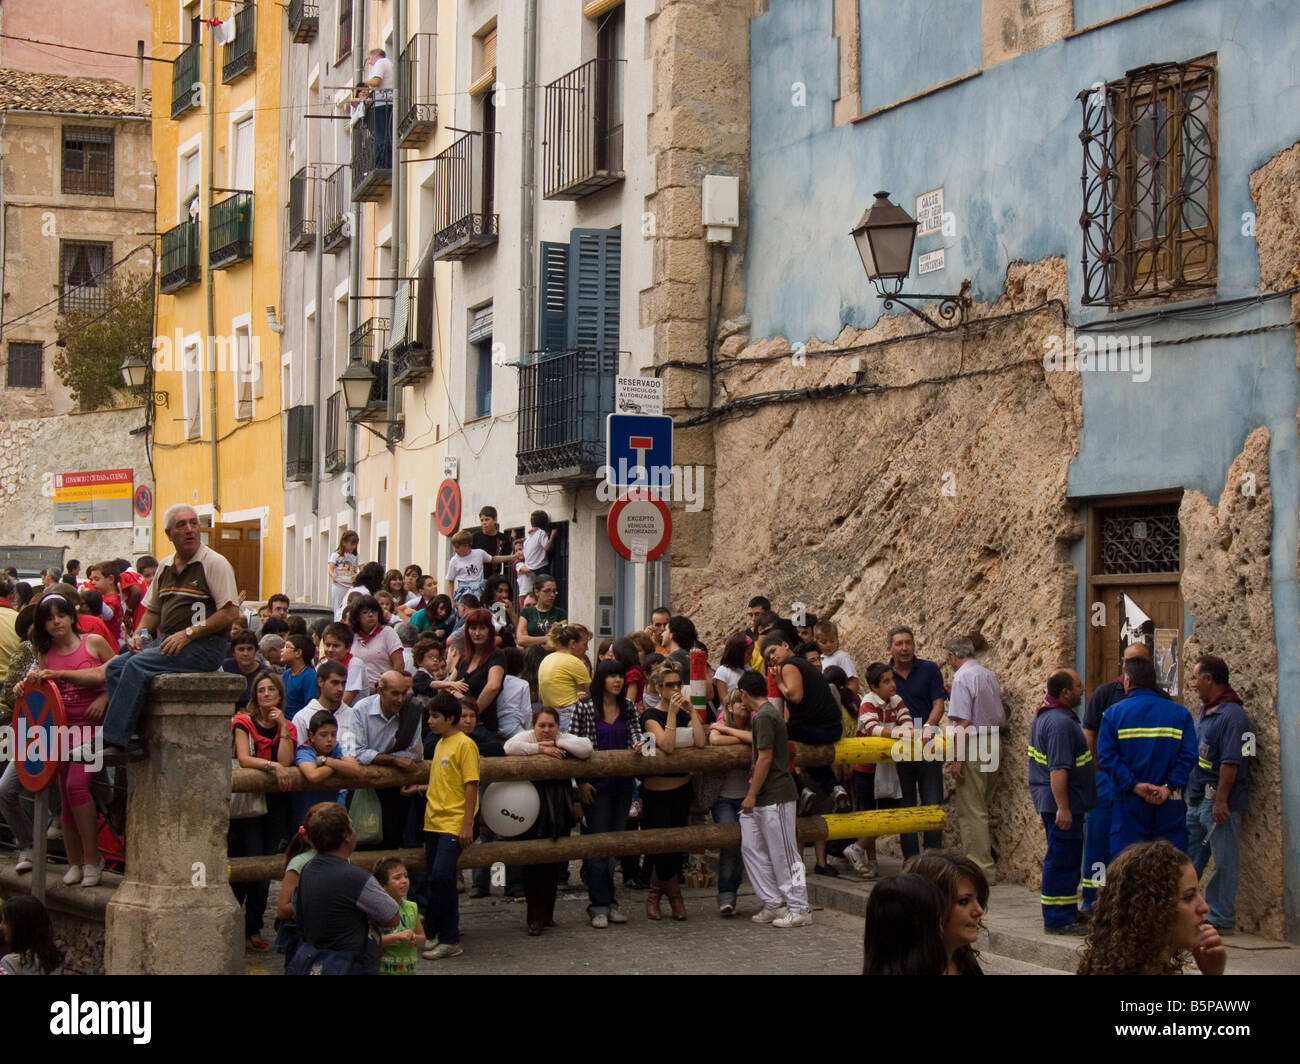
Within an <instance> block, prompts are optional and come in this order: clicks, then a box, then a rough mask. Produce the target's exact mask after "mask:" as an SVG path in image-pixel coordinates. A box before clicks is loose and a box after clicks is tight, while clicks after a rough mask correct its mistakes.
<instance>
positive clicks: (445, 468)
mask: <svg viewBox="0 0 1300 1064" xmlns="http://www.w3.org/2000/svg"><path fill="white" fill-rule="evenodd" d="M442 475H443V476H444V477H445V478H446V479H448V480H457V479H459V478H460V459H459V458H456V457H453V456H452V455H444V456H443V459H442Z"/></svg>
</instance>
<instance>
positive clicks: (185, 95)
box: [172, 40, 203, 118]
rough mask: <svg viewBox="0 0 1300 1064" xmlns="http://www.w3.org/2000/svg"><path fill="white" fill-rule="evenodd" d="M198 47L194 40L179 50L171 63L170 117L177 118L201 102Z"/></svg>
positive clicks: (201, 86)
mask: <svg viewBox="0 0 1300 1064" xmlns="http://www.w3.org/2000/svg"><path fill="white" fill-rule="evenodd" d="M199 48H200V44H199V42H198V41H197V40H196V41H195V42H194V43H193V44H190V45H187V46H186V47H185V48H183V49H182V50H181V54H180V55H178V56H177V57H176V61H175V62H174V63H173V64H172V118H179V117H180V116H181V115H183V114H184V113H185V112H186V111H188V110H189V109H190V108H191V107H198V106H199V104H200V103H201V102H202V99H203V93H202V88H203V85H202V82H201V81H200V80H199Z"/></svg>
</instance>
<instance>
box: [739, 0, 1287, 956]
mask: <svg viewBox="0 0 1300 1064" xmlns="http://www.w3.org/2000/svg"><path fill="white" fill-rule="evenodd" d="M911 6H912V5H910V4H909V5H899V4H897V3H893V4H890V3H886V2H884V0H861V12H862V14H863V18H864V22H863V24H862V41H863V55H862V72H863V75H862V76H863V104H862V106H863V110H864V111H866V110H870V109H871V108H872V107H876V106H881V105H883V104H888V103H891V102H893V101H895V100H898V99H901V98H903V97H906V96H909V95H911V94H913V93H915V92H917V91H920V90H921V89H922V88H923V87H924V85H925V84H926V83H928V84H929V85H935V84H938V83H940V82H943V81H946V80H948V79H950V78H952V77H954V76H956V75H958V74H961V73H965V72H967V71H968V70H970V69H973V68H975V67H977V66H978V65H979V50H978V44H979V30H978V24H977V23H976V25H975V27H974V30H973V31H972V29H971V11H972V9H974V8H978V5H977V4H971V3H968V2H967V0H951V3H949V4H946V5H945V4H938V3H926V4H917V5H916V7H917V8H918V9H922V8H923V9H924V10H923V11H921V17H918V16H917V14H916V12H910V13H906V14H900V13H899V12H900V11H902V12H908V11H909V9H910V8H911ZM1137 6H1140V5H1138V4H1136V3H1133V2H1129V0H1076V6H1075V25H1076V26H1084V25H1088V24H1091V23H1093V22H1096V21H1099V20H1101V19H1105V18H1109V17H1111V16H1113V15H1117V14H1122V13H1124V12H1126V11H1131V10H1132V9H1134V8H1135V7H1137ZM831 16H832V0H781V2H780V3H776V4H773V5H771V9H770V10H769V12H768V13H767V14H765V15H763V16H760V17H759V18H756V19H754V20H753V21H752V23H751V30H750V54H751V130H750V132H751V153H752V154H751V169H750V188H749V202H748V204H747V209H748V215H749V233H748V238H747V239H748V252H747V254H746V266H745V269H746V279H747V302H748V310H749V313H750V314H751V316H752V318H753V333H754V335H755V336H771V335H778V334H779V335H783V336H786V337H788V338H790V339H807V338H808V337H811V336H814V335H815V336H818V337H821V338H822V339H830V338H833V337H834V336H835V335H836V334H837V333H838V332H839V330H840V328H841V327H842V326H843V325H845V324H851V325H853V326H855V327H859V328H861V327H865V326H869V325H871V324H872V323H873V322H874V321H875V320H876V319H877V318H878V317H879V315H880V313H881V312H880V307H879V300H878V299H877V298H876V296H875V294H874V293H873V292H872V291H871V288H870V285H869V284H868V282H867V280H866V277H865V275H864V274H863V272H862V265H861V262H860V261H859V259H858V257H857V253H856V251H855V249H854V246H853V242H852V240H851V239H850V237H849V236H848V230H849V229H850V227H851V226H852V225H853V224H854V223H856V221H857V219H858V218H859V217H860V215H861V214H862V211H863V209H864V207H865V206H866V205H867V204H868V203H869V202H870V201H871V196H872V193H874V192H875V191H876V190H877V189H888V190H889V192H890V193H891V195H892V198H893V200H894V202H896V203H899V204H901V205H902V206H903V207H905V208H906V209H907V210H908V211H909V213H914V211H915V198H916V196H917V195H919V194H920V193H922V192H925V191H927V190H929V189H933V188H937V187H942V188H943V189H944V209H945V210H946V211H949V212H951V213H952V215H953V219H952V221H953V223H954V225H955V231H954V232H953V233H952V234H951V235H943V234H934V235H932V236H928V237H922V238H919V239H918V240H917V254H918V255H919V254H921V253H923V252H926V251H930V250H934V249H936V248H940V247H942V248H944V249H945V251H946V267H945V269H943V270H941V271H938V272H935V273H931V274H927V275H926V276H925V277H924V280H923V281H922V280H920V279H918V278H916V276H915V275H914V278H913V283H912V284H911V287H912V288H915V289H919V290H923V291H953V292H955V291H956V290H957V288H958V286H959V285H960V282H961V281H962V280H963V279H966V278H968V279H970V281H971V282H972V285H973V288H974V294H975V296H976V298H977V299H982V300H992V299H996V298H997V297H998V296H999V294H1000V293H1001V291H1002V286H1003V278H1004V275H1005V271H1006V268H1007V264H1008V263H1009V262H1011V261H1013V260H1016V259H1023V260H1025V261H1028V262H1034V261H1037V260H1040V259H1044V258H1047V257H1048V256H1052V255H1064V256H1065V257H1066V260H1067V262H1068V264H1069V278H1068V283H1069V295H1070V314H1071V317H1072V319H1073V320H1074V321H1075V322H1076V323H1079V324H1082V323H1088V322H1092V323H1098V322H1104V323H1113V324H1107V328H1108V330H1109V331H1114V332H1123V333H1130V332H1141V333H1144V334H1149V335H1150V336H1152V338H1153V340H1154V341H1155V345H1156V346H1155V347H1154V348H1153V352H1152V373H1151V379H1150V380H1149V381H1147V382H1145V383H1140V384H1139V383H1135V382H1134V381H1133V380H1131V379H1130V377H1129V376H1127V375H1121V374H1107V373H1093V374H1084V375H1083V380H1082V388H1083V407H1084V424H1083V432H1082V436H1081V440H1080V451H1079V454H1078V456H1077V457H1076V458H1075V460H1074V461H1073V463H1072V464H1071V467H1070V475H1069V492H1070V494H1071V496H1072V497H1077V498H1085V497H1087V496H1091V495H1109V494H1116V493H1121V492H1137V491H1153V490H1157V489H1159V488H1165V487H1176V486H1182V487H1185V488H1188V489H1196V490H1198V491H1202V492H1204V493H1205V494H1207V495H1208V496H1209V497H1210V498H1211V500H1212V501H1215V502H1217V501H1218V496H1219V493H1220V492H1221V491H1222V489H1223V485H1224V481H1225V479H1226V475H1227V468H1228V465H1229V464H1230V463H1231V461H1232V459H1233V458H1234V457H1235V456H1236V455H1237V454H1238V453H1239V452H1240V450H1241V447H1242V444H1243V442H1244V440H1245V438H1246V436H1247V435H1248V433H1249V432H1250V431H1251V430H1252V429H1254V428H1256V427H1257V426H1259V425H1266V426H1268V428H1269V429H1270V432H1271V444H1270V456H1269V457H1270V476H1271V483H1272V491H1273V508H1274V534H1273V544H1272V566H1273V570H1272V577H1273V607H1274V624H1275V638H1276V641H1277V650H1278V662H1279V674H1278V713H1279V717H1280V721H1279V731H1280V733H1281V736H1282V744H1283V745H1282V751H1281V760H1282V778H1283V810H1284V846H1285V850H1286V860H1285V862H1284V864H1285V868H1286V883H1285V891H1286V897H1285V907H1286V911H1287V914H1288V923H1289V934H1290V935H1291V936H1292V937H1297V936H1300V739H1298V738H1297V731H1298V729H1297V708H1298V707H1300V588H1298V587H1297V580H1296V547H1297V526H1296V514H1297V509H1298V508H1300V461H1298V460H1297V458H1298V457H1300V456H1298V454H1297V450H1298V446H1300V440H1298V439H1297V434H1296V420H1295V419H1296V411H1297V407H1300V375H1298V374H1297V371H1296V364H1295V359H1296V352H1295V335H1294V331H1293V330H1292V329H1290V328H1274V329H1272V330H1271V331H1262V332H1259V333H1257V334H1255V335H1251V336H1246V337H1239V338H1235V339H1225V338H1217V339H1204V340H1196V341H1193V342H1189V343H1184V344H1179V345H1163V344H1161V341H1165V340H1172V339H1184V338H1188V337H1193V336H1196V335H1199V334H1204V333H1219V332H1229V331H1237V330H1243V329H1267V328H1268V327H1270V326H1282V325H1285V323H1286V321H1287V310H1288V308H1287V304H1286V301H1285V300H1276V301H1273V302H1272V303H1269V304H1264V305H1262V306H1260V307H1257V308H1252V309H1250V310H1249V311H1248V312H1244V313H1238V314H1235V315H1233V316H1231V317H1226V318H1219V319H1203V320H1200V321H1194V322H1188V321H1186V320H1182V321H1174V320H1165V321H1162V322H1160V323H1158V324H1155V325H1147V326H1143V327H1142V328H1140V329H1138V328H1126V327H1125V324H1124V322H1125V315H1123V314H1114V313H1111V312H1108V311H1106V310H1105V309H1104V308H1094V307H1083V306H1081V305H1080V304H1079V302H1078V300H1079V295H1080V293H1081V291H1082V274H1081V268H1080V263H1079V260H1080V256H1081V248H1082V237H1081V233H1080V229H1079V214H1080V209H1081V184H1080V173H1081V169H1082V148H1081V146H1080V143H1079V132H1080V129H1081V127H1082V110H1081V106H1080V104H1079V101H1078V100H1077V98H1076V97H1077V95H1078V93H1079V91H1080V90H1083V89H1087V88H1088V87H1090V86H1092V85H1093V84H1095V83H1097V82H1105V81H1109V80H1113V79H1115V78H1117V77H1120V76H1122V75H1123V73H1124V72H1125V71H1126V70H1129V69H1131V68H1134V67H1138V66H1142V65H1145V64H1147V63H1152V62H1159V61H1174V62H1178V61H1185V60H1188V59H1193V58H1196V57H1198V56H1201V55H1205V54H1208V53H1215V54H1217V56H1218V116H1219V117H1218V219H1219V247H1218V270H1219V273H1218V291H1217V293H1216V294H1215V298H1216V299H1218V300H1224V299H1229V298H1232V297H1237V296H1243V295H1253V294H1255V293H1257V292H1258V290H1259V262H1258V257H1257V254H1256V245H1255V240H1254V238H1253V236H1250V235H1246V234H1245V233H1243V222H1242V216H1243V215H1244V214H1246V213H1247V212H1249V211H1252V210H1253V209H1254V206H1253V204H1252V202H1251V200H1250V191H1249V176H1250V173H1251V171H1252V170H1254V169H1256V168H1257V167H1259V166H1260V165H1261V164H1263V163H1264V162H1266V161H1268V160H1269V159H1270V158H1272V157H1273V156H1274V155H1276V154H1277V153H1278V152H1279V151H1281V150H1283V149H1284V148H1286V147H1288V146H1289V145H1291V144H1292V143H1294V142H1295V141H1296V140H1297V139H1300V70H1297V60H1296V58H1295V57H1296V56H1297V55H1300V19H1297V18H1296V17H1295V11H1294V7H1293V5H1292V4H1291V3H1290V2H1288V0H1237V2H1234V3H1230V4H1226V3H1222V2H1220V0H1184V2H1183V3H1179V4H1173V5H1170V6H1168V7H1166V8H1162V9H1157V10H1155V11H1152V12H1148V13H1146V14H1143V15H1139V16H1136V17H1134V18H1131V19H1126V20H1124V21H1121V22H1119V23H1116V24H1114V25H1112V26H1108V27H1105V28H1103V29H1100V30H1097V31H1094V32H1091V33H1087V34H1084V35H1083V36H1081V37H1078V38H1075V39H1072V40H1067V41H1060V42H1057V43H1056V44H1054V45H1052V46H1050V47H1048V48H1043V49H1039V50H1038V51H1035V52H1030V53H1028V54H1026V55H1023V56H1020V57H1017V58H1016V59H1013V60H1010V61H1008V62H1005V63H1002V64H1000V65H998V66H995V67H992V68H989V69H988V70H985V71H984V72H983V73H982V74H980V76H978V77H976V78H973V79H970V80H968V81H966V82H963V83H962V84H960V85H957V86H954V87H952V88H950V89H947V90H944V91H943V92H940V93H936V94H934V95H932V96H926V97H923V98H921V99H919V100H915V101H912V102H911V103H908V104H906V105H904V106H902V107H899V108H896V109H894V110H891V111H887V112H886V113H884V114H882V115H879V116H876V117H874V118H872V119H870V120H868V121H865V122H862V123H859V124H856V125H847V126H841V127H838V128H835V127H833V126H832V124H831V105H832V101H833V100H834V98H835V96H836V95H837V92H838V42H837V41H836V40H835V39H834V38H833V36H832V29H831V26H832V18H831ZM918 21H920V22H924V23H925V30H924V34H925V35H924V37H923V38H922V37H918V29H917V23H918ZM972 42H974V46H975V51H974V52H973V53H972V47H973V45H972ZM972 54H973V56H974V59H973V60H972ZM800 86H801V87H802V89H800ZM800 104H802V106H800ZM1171 306H1174V307H1176V306H1178V304H1171ZM1129 317H1132V315H1129ZM1135 455H1141V456H1147V458H1146V460H1144V461H1135V460H1134V456H1135ZM1079 616H1080V617H1081V618H1085V617H1086V615H1085V614H1084V613H1083V612H1082V611H1081V612H1080V614H1079ZM1192 620H1193V622H1194V618H1193V619H1192ZM1083 635H1084V632H1083V627H1082V625H1081V626H1080V645H1079V652H1080V659H1081V660H1082V651H1083V643H1082V640H1083Z"/></svg>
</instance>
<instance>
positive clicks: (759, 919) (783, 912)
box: [750, 905, 790, 924]
mask: <svg viewBox="0 0 1300 1064" xmlns="http://www.w3.org/2000/svg"><path fill="white" fill-rule="evenodd" d="M789 915H790V910H789V909H787V908H786V907H785V906H784V905H783V906H781V908H779V909H763V910H762V911H761V912H757V913H755V914H754V915H753V916H752V917H750V919H752V920H753V921H754V923H756V924H772V923H776V921H777V920H780V919H782V918H783V917H786V916H789Z"/></svg>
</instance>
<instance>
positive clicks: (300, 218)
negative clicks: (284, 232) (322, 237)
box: [289, 166, 316, 251]
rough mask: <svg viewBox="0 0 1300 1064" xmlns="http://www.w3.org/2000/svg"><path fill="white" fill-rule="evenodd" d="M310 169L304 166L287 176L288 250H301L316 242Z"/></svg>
mask: <svg viewBox="0 0 1300 1064" xmlns="http://www.w3.org/2000/svg"><path fill="white" fill-rule="evenodd" d="M313 191H314V190H313V188H312V177H311V171H310V169H309V168H308V167H306V166H304V167H303V168H302V169H301V170H299V171H298V172H297V173H296V174H294V175H293V177H291V178H289V250H290V251H301V250H302V249H303V248H309V247H311V246H312V245H313V244H314V243H315V242H316V217H315V211H313V210H312V204H313V200H314V196H313V195H312V193H313Z"/></svg>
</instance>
